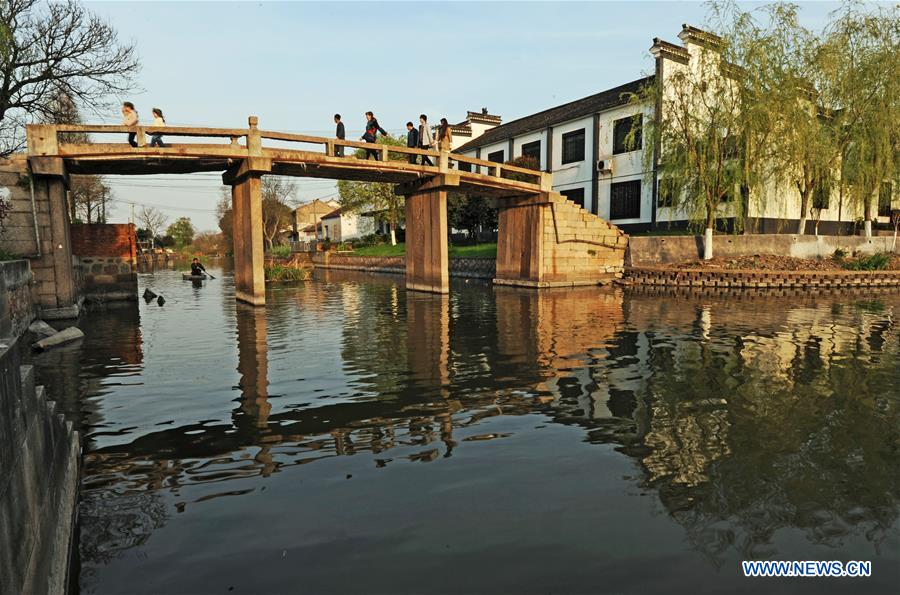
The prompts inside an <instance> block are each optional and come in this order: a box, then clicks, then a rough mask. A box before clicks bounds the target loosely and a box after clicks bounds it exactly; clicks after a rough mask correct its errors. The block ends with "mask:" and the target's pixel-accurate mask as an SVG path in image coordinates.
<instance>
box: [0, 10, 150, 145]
mask: <svg viewBox="0 0 900 595" xmlns="http://www.w3.org/2000/svg"><path fill="white" fill-rule="evenodd" d="M138 68H139V63H138V59H137V55H136V53H135V49H134V46H133V45H132V44H129V43H122V42H120V41H119V39H118V36H117V35H116V31H115V30H114V29H113V28H112V26H110V25H109V23H107V22H106V21H105V20H104V19H102V18H101V17H99V16H97V15H95V14H92V13H91V12H90V11H89V10H88V9H87V8H85V7H84V6H83V5H82V4H81V3H79V2H76V1H75V0H63V1H59V2H42V1H40V0H3V1H2V2H0V156H4V155H7V154H9V153H11V152H13V151H15V150H18V149H19V148H21V147H22V146H23V145H24V142H25V134H24V126H25V125H26V124H29V123H31V122H34V121H36V120H39V119H47V118H49V117H51V116H53V115H54V114H53V98H54V96H55V95H57V94H58V93H63V94H65V95H66V96H68V97H70V98H71V99H72V101H74V102H75V104H76V105H78V106H79V107H83V108H89V109H99V108H102V107H104V106H106V105H107V104H108V103H109V101H110V99H111V98H112V97H115V96H118V95H122V94H123V93H126V92H129V91H133V90H134V86H133V78H132V77H133V75H134V73H135V72H137V70H138Z"/></svg>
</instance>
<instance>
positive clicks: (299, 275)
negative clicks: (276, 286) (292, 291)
mask: <svg viewBox="0 0 900 595" xmlns="http://www.w3.org/2000/svg"><path fill="white" fill-rule="evenodd" d="M265 274H266V281H272V282H284V281H306V280H307V279H309V278H310V277H312V270H311V269H309V268H306V267H299V266H294V265H290V264H279V263H276V264H271V265H266V267H265Z"/></svg>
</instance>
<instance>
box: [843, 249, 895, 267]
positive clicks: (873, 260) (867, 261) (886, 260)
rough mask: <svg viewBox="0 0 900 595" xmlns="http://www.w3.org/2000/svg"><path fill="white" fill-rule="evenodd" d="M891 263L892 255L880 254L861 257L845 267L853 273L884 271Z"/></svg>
mask: <svg viewBox="0 0 900 595" xmlns="http://www.w3.org/2000/svg"><path fill="white" fill-rule="evenodd" d="M890 262H891V255H890V254H889V253H887V252H879V253H877V254H872V255H871V256H860V257H859V258H857V259H856V260H854V261H851V262H848V263H846V264H845V265H844V268H845V269H848V270H851V271H883V270H884V269H886V268H887V267H888V265H889V264H890Z"/></svg>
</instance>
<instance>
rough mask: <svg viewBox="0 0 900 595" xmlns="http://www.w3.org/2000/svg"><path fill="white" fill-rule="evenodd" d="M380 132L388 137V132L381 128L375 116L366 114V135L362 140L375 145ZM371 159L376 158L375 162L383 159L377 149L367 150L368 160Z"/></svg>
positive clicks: (370, 113) (369, 113)
mask: <svg viewBox="0 0 900 595" xmlns="http://www.w3.org/2000/svg"><path fill="white" fill-rule="evenodd" d="M379 132H380V133H381V134H382V135H384V136H387V130H385V129H384V128H382V127H381V125H380V124H379V123H378V120H377V119H376V118H375V114H373V113H372V112H366V133H365V134H363V135H362V140H364V141H366V142H367V143H374V142H375V141H376V140H377V139H378V133H379ZM369 157H375V161H378V160H379V159H381V157H379V155H378V151H377V150H376V149H366V159H368V158H369Z"/></svg>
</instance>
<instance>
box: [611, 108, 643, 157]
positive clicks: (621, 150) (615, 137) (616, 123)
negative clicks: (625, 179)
mask: <svg viewBox="0 0 900 595" xmlns="http://www.w3.org/2000/svg"><path fill="white" fill-rule="evenodd" d="M635 117H637V119H638V121H637V126H638V127H639V128H640V130H639V131H638V133H637V144H636V146H635V147H634V148H633V149H629V148H628V147H627V146H626V144H625V139H626V138H627V137H628V134H629V133H630V132H631V128H632V127H633V126H634V125H635V121H634V119H635ZM626 122H627V123H628V128H627V129H626V130H625V132H624V134H623V135H622V137H621V139H620V138H619V134H620V128H621V127H622V126H623V125H624V124H625V123H626ZM620 140H621V141H622V144H621V146H618V142H619V141H620ZM643 148H644V114H642V113H640V112H639V113H637V114H632V115H630V116H625V117H624V118H619V119H618V120H613V134H612V154H613V155H623V154H625V153H633V152H634V151H640V150H642V149H643Z"/></svg>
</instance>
